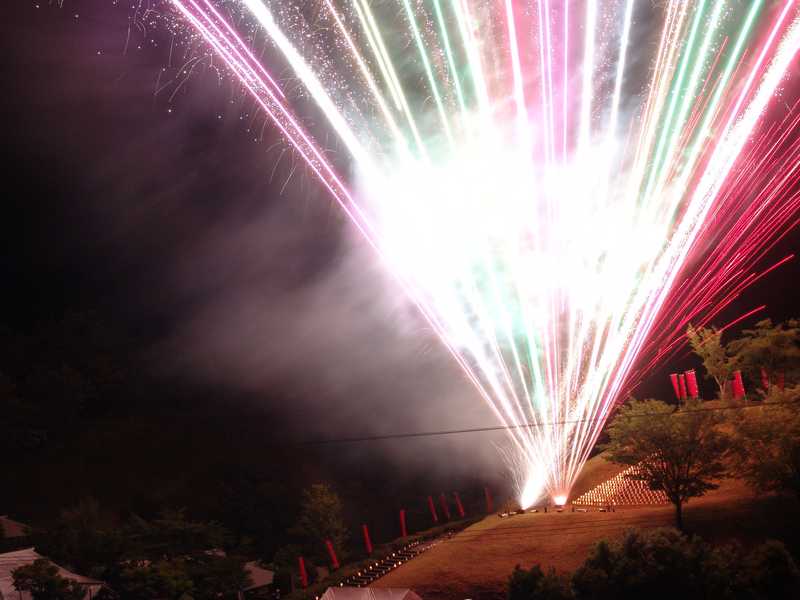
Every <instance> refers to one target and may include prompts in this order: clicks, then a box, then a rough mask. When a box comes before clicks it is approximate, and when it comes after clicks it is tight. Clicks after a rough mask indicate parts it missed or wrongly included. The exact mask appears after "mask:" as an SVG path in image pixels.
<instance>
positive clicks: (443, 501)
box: [439, 492, 450, 521]
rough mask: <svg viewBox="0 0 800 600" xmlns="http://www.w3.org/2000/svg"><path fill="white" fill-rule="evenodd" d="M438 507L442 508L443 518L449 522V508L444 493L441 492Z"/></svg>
mask: <svg viewBox="0 0 800 600" xmlns="http://www.w3.org/2000/svg"><path fill="white" fill-rule="evenodd" d="M439 506H441V507H442V513H443V514H444V518H445V519H447V520H448V521H449V520H450V507H449V506H447V498H445V496H444V492H442V493H441V494H440V496H439Z"/></svg>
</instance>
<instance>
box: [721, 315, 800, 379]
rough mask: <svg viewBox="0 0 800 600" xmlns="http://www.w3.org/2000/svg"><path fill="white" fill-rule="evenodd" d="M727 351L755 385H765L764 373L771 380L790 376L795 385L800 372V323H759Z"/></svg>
mask: <svg viewBox="0 0 800 600" xmlns="http://www.w3.org/2000/svg"><path fill="white" fill-rule="evenodd" d="M727 351H728V353H729V354H730V356H731V357H732V360H733V362H734V363H735V364H736V365H737V367H738V368H740V369H742V371H743V372H744V373H745V374H746V375H747V376H748V377H749V378H750V380H751V381H754V382H756V381H757V382H760V381H761V369H764V370H765V371H766V373H767V375H768V377H772V378H774V377H775V376H776V374H780V375H781V376H785V375H787V374H788V378H789V380H790V381H794V380H795V378H796V373H797V372H798V370H800V321H798V320H796V319H789V320H788V321H786V322H785V323H778V324H777V325H773V324H772V321H771V320H770V319H765V320H763V321H759V322H758V323H756V324H755V327H753V329H745V330H743V331H742V335H741V336H740V337H739V338H737V339H735V340H731V341H730V342H729V343H728V345H727Z"/></svg>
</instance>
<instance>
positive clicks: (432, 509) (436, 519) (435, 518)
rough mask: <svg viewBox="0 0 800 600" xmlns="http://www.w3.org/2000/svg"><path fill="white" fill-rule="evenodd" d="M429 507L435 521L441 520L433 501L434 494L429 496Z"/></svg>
mask: <svg viewBox="0 0 800 600" xmlns="http://www.w3.org/2000/svg"><path fill="white" fill-rule="evenodd" d="M428 508H429V509H430V511H431V518H432V519H433V522H434V523H438V522H439V515H437V514H436V506H435V505H434V503H433V496H428Z"/></svg>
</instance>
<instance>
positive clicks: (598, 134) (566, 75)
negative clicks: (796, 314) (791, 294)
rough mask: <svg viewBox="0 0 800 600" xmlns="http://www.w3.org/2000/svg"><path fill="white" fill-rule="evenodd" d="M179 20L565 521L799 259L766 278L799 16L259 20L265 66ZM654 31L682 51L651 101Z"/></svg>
mask: <svg viewBox="0 0 800 600" xmlns="http://www.w3.org/2000/svg"><path fill="white" fill-rule="evenodd" d="M171 4H172V5H173V6H174V7H175V9H176V10H177V11H179V12H180V14H181V15H182V16H183V17H184V18H185V19H186V21H187V23H188V24H189V25H190V26H191V27H192V28H193V29H194V30H195V31H197V33H198V34H199V35H201V36H202V38H203V39H204V40H205V42H206V43H207V44H208V46H209V47H210V49H211V50H212V51H213V52H214V53H215V54H216V55H217V56H219V58H221V59H222V60H223V61H224V63H225V65H226V66H227V68H228V69H229V71H230V73H231V75H232V76H233V77H235V78H236V79H237V80H238V81H239V82H240V83H241V85H242V87H243V89H245V90H246V91H247V92H248V94H249V95H251V96H252V97H253V99H254V100H255V101H256V102H257V103H258V105H259V106H260V107H261V108H262V109H263V110H264V111H265V113H266V114H267V115H268V116H269V117H270V119H271V120H272V121H273V122H274V123H275V124H276V126H277V127H278V128H279V129H280V131H281V133H282V134H283V136H284V137H285V138H286V140H287V142H288V143H289V144H290V145H291V147H292V148H294V149H295V151H296V152H297V153H298V155H299V156H301V157H302V158H303V159H304V161H305V162H306V163H307V164H308V166H309V167H310V169H311V170H312V171H313V172H314V173H315V175H316V176H317V177H318V178H319V179H320V181H321V182H322V184H323V185H324V186H325V187H326V189H327V190H328V191H329V192H330V193H331V195H332V196H333V197H334V199H335V200H336V201H337V202H338V204H339V205H340V206H341V207H342V209H343V210H344V211H345V213H346V214H347V216H348V217H349V218H350V219H351V220H352V221H353V223H354V224H355V225H356V227H357V228H358V230H359V231H360V232H361V233H362V234H363V235H364V237H365V238H366V239H367V240H368V242H369V243H370V245H371V246H372V247H373V248H374V249H375V250H376V251H377V252H378V254H379V255H380V256H381V257H382V259H383V260H384V261H385V263H386V264H387V267H388V268H389V269H391V271H392V272H393V274H394V275H395V276H396V277H397V278H398V280H399V281H400V282H401V284H402V285H403V288H404V289H405V290H406V291H407V293H408V294H409V296H410V297H411V298H412V299H413V300H414V302H415V303H416V304H417V306H418V307H419V308H420V310H421V311H422V314H423V315H424V316H425V318H426V319H427V321H428V322H429V323H430V325H431V327H432V328H433V329H434V330H435V331H436V333H437V334H438V335H439V337H440V338H441V339H442V341H443V343H444V344H445V345H446V347H447V348H448V349H449V350H450V352H451V353H452V355H453V357H454V358H455V360H456V361H457V362H458V364H459V365H460V366H461V367H462V369H463V370H464V373H465V374H466V375H467V377H468V378H469V380H470V381H471V382H472V383H473V384H474V386H475V388H476V389H477V390H478V391H479V393H480V395H481V396H482V397H483V398H484V400H486V402H487V403H488V405H489V406H490V407H491V408H492V409H493V411H494V414H495V415H496V417H497V418H498V420H499V421H500V423H501V424H503V425H504V426H506V427H508V430H507V431H508V436H509V440H510V442H511V444H510V447H509V450H508V457H509V460H510V464H511V467H512V473H513V475H514V477H515V480H516V482H517V484H518V487H519V492H520V501H521V503H522V504H523V505H529V504H531V503H532V502H534V501H536V500H537V499H538V498H539V497H541V496H542V495H544V494H547V495H550V496H551V497H560V498H561V497H567V496H568V495H569V490H570V488H571V486H572V483H573V482H574V480H575V478H576V477H577V475H578V473H579V472H580V469H581V467H582V465H583V464H584V462H585V461H586V458H587V457H588V455H589V452H590V451H591V449H592V447H593V446H594V443H595V442H596V439H597V437H598V435H599V433H600V431H601V429H602V427H603V425H604V423H605V421H606V420H607V418H608V416H609V414H610V413H611V411H612V409H613V407H614V406H615V403H616V402H617V401H618V399H619V398H620V397H622V396H623V395H624V394H625V393H626V392H627V391H630V390H631V389H632V388H633V387H634V386H635V385H637V384H638V383H639V382H640V381H641V380H642V378H643V377H645V376H646V375H647V373H648V372H650V371H651V370H652V369H653V368H654V367H656V366H657V365H659V364H661V363H662V362H663V361H665V360H667V359H669V358H670V357H672V356H673V355H674V354H675V353H676V352H677V351H678V350H679V349H680V347H681V346H682V345H683V344H684V342H685V335H684V332H685V330H686V327H687V326H688V325H689V324H690V323H691V324H694V325H703V324H707V323H709V322H711V320H713V319H714V318H716V317H717V316H718V315H719V314H720V312H721V311H722V310H724V309H725V308H726V307H728V306H729V305H730V304H731V303H732V302H733V301H734V300H735V299H736V298H737V297H739V295H740V294H741V292H742V291H743V290H744V289H745V288H747V287H748V286H751V285H753V284H754V283H755V282H757V281H758V280H759V279H761V278H762V277H764V276H766V275H767V274H768V273H769V272H771V271H772V270H773V269H775V268H777V267H779V266H780V265H781V264H783V263H784V262H786V261H788V260H790V259H791V258H792V256H787V257H785V258H783V259H782V260H781V261H779V262H778V263H776V264H773V265H770V266H768V267H766V268H762V269H760V270H759V269H758V267H759V265H760V264H761V263H762V262H763V260H764V258H765V256H766V255H767V253H768V252H769V251H770V250H771V249H772V248H773V247H774V246H775V244H776V243H777V242H778V241H779V240H780V239H781V238H782V237H783V236H784V235H785V234H786V233H787V232H788V231H789V230H790V229H791V228H792V227H793V226H794V225H796V224H797V220H798V219H797V214H798V209H799V208H800V195H799V194H798V185H800V184H799V183H798V178H799V177H800V173H799V171H800V166H798V165H800V140H798V135H797V132H798V131H800V109H798V105H795V106H793V107H789V106H787V108H786V110H785V111H784V114H783V116H782V118H781V120H780V121H779V122H775V123H772V124H768V123H764V121H765V118H764V114H765V112H767V110H768V109H769V110H773V111H774V110H777V109H776V106H777V103H776V102H775V98H776V96H778V95H780V94H782V93H783V91H782V86H783V85H784V79H785V77H786V75H787V73H789V72H790V71H791V69H792V68H793V67H794V66H795V65H796V55H797V52H798V48H800V12H799V11H798V2H797V1H796V0H787V1H781V2H774V3H768V2H763V1H759V0H754V1H752V2H749V3H743V5H742V6H737V7H734V8H731V7H726V6H725V3H723V2H719V1H711V0H697V1H696V2H685V1H682V0H671V1H668V2H666V3H664V6H663V7H660V8H658V9H653V8H651V7H649V6H644V4H646V3H637V2H635V1H634V0H614V1H608V2H601V1H599V0H587V2H584V3H574V2H569V1H558V0H538V1H530V2H514V1H513V0H503V1H502V2H501V1H499V0H498V1H497V2H493V3H479V2H475V1H472V0H429V1H426V2H411V1H410V0H398V1H397V2H395V3H389V4H381V5H379V6H376V5H374V4H373V3H370V2H368V1H366V0H352V1H350V2H341V3H340V2H335V1H334V0H318V1H315V2H310V3H301V2H299V1H298V2H296V3H294V2H289V1H287V2H278V1H273V2H262V1H261V0H239V2H237V3H236V4H235V5H233V6H235V7H236V10H237V11H239V12H240V13H241V14H244V15H245V16H246V18H247V21H248V24H249V25H250V26H252V27H256V28H257V29H258V30H259V31H262V32H263V33H264V34H265V35H266V37H267V38H268V39H269V41H270V42H271V44H272V47H271V49H270V52H271V54H270V56H272V57H271V58H269V59H266V62H265V60H262V59H259V58H257V56H256V54H255V53H254V52H253V50H252V48H250V46H249V43H248V41H246V39H245V38H244V37H242V35H241V34H240V33H239V30H238V29H237V27H235V26H234V24H233V20H232V19H230V18H228V14H229V13H228V12H226V10H223V7H224V8H225V9H230V8H231V6H232V5H231V3H230V2H224V1H222V0H220V1H219V2H212V1H211V0H171ZM644 11H646V12H647V13H648V14H642V13H643V12H644ZM637 19H640V20H641V21H643V22H657V23H658V25H659V27H660V30H659V31H657V32H656V34H655V35H657V39H658V44H657V46H656V51H655V54H654V56H653V59H652V68H651V71H650V73H651V77H650V79H649V81H647V82H646V85H644V90H645V91H644V93H642V94H632V93H631V92H630V91H628V90H630V88H631V87H632V83H631V80H630V78H631V77H632V75H631V74H630V67H629V66H630V64H631V56H630V54H631V52H630V50H631V46H632V43H633V40H634V39H643V36H646V35H647V32H643V31H641V32H640V31H637V28H636V26H635V23H636V22H637ZM278 70H280V72H290V73H291V76H292V78H293V89H296V87H295V86H296V84H299V85H300V86H301V88H302V96H303V98H302V99H300V98H298V97H293V96H292V94H289V92H288V91H287V90H286V89H284V88H283V87H282V83H281V82H280V80H279V78H277V77H275V76H274V75H271V74H270V71H272V72H277V71H278ZM301 106H302V108H301ZM301 113H302V114H303V115H305V116H304V117H301V116H300V114H301ZM311 115H313V117H312V116H311ZM320 122H323V123H325V126H324V130H325V131H327V132H333V133H334V134H335V135H336V137H337V138H338V141H339V142H340V143H341V145H342V147H343V148H344V150H345V151H346V154H347V156H348V159H349V165H350V169H351V170H352V173H353V175H348V177H346V178H345V177H343V176H342V175H341V174H339V173H337V169H336V168H335V167H334V164H333V163H332V161H331V159H330V158H329V156H328V154H327V153H326V151H325V150H324V149H323V148H322V147H321V146H320V145H319V144H318V143H317V141H316V139H315V137H314V136H313V135H312V134H311V133H310V129H309V125H308V124H309V123H320ZM317 127H319V126H318V125H317ZM757 311H758V309H754V310H753V311H750V312H749V313H747V315H744V316H743V317H746V316H750V314H755V313H756V312H757Z"/></svg>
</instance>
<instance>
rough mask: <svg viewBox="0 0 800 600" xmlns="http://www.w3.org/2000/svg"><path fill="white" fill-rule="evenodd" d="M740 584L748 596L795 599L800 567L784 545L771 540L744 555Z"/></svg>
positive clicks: (764, 599)
mask: <svg viewBox="0 0 800 600" xmlns="http://www.w3.org/2000/svg"><path fill="white" fill-rule="evenodd" d="M738 580H739V581H738V583H739V585H738V586H737V587H739V588H741V589H742V590H744V591H746V592H747V596H746V597H748V598H757V599H759V600H761V599H763V600H768V599H769V600H771V599H772V598H793V597H796V596H795V594H796V593H797V590H800V570H798V568H797V564H796V563H795V562H794V560H793V559H792V557H791V555H790V554H789V552H788V551H787V550H786V548H785V547H784V545H783V544H781V543H780V542H776V541H769V542H766V543H764V544H762V545H761V546H758V547H757V548H755V549H754V550H753V552H751V553H750V555H749V556H747V557H745V559H744V561H743V564H742V568H741V570H740V575H739V577H738Z"/></svg>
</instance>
